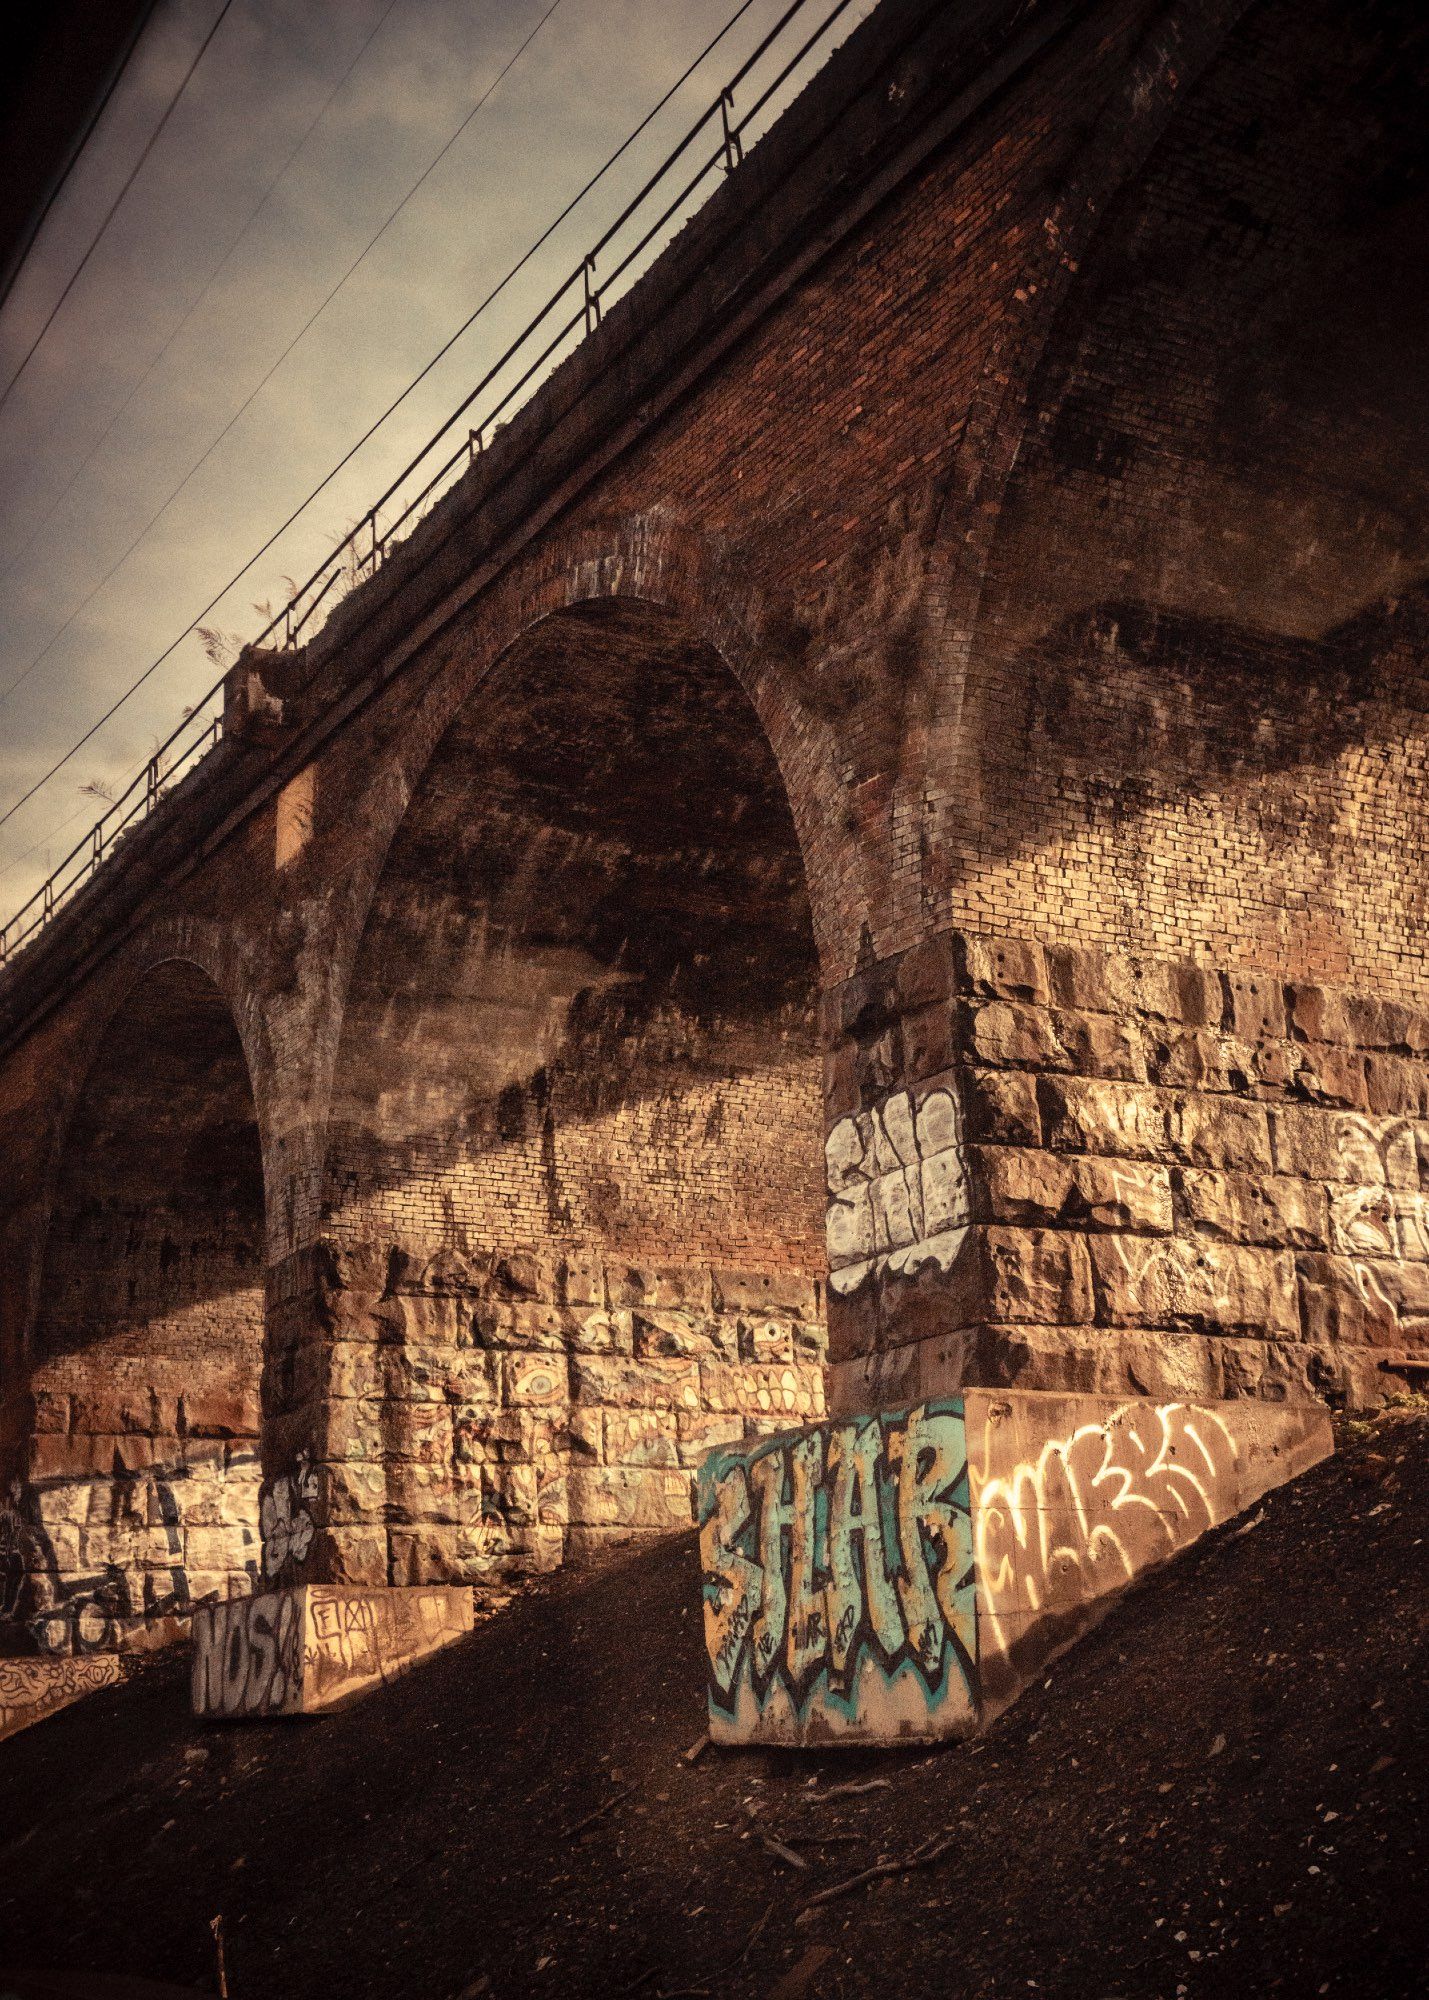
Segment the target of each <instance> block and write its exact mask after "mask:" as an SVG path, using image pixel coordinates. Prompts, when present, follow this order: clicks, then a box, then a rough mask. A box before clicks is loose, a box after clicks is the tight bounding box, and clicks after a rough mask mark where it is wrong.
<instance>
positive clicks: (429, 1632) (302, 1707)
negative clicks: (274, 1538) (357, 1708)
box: [192, 1583, 473, 1720]
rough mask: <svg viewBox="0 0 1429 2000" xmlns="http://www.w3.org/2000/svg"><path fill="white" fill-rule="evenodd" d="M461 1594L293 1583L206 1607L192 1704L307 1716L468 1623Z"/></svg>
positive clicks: (397, 1670)
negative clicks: (292, 1585) (256, 1594)
mask: <svg viewBox="0 0 1429 2000" xmlns="http://www.w3.org/2000/svg"><path fill="white" fill-rule="evenodd" d="M472 1623H473V1607H472V1596H471V1592H470V1591H469V1590H464V1589H448V1588H443V1587H440V1586H435V1585H424V1586H422V1587H421V1588H418V1589H415V1590H403V1589H386V1590H383V1589H378V1590H353V1589H347V1588H344V1587H343V1586H341V1585H336V1584H319V1583H306V1584H298V1585H296V1586H295V1587H294V1588H293V1589H291V1590H275V1591H269V1592H267V1593H265V1594H264V1595H262V1596H258V1597H235V1598H230V1599H229V1600H228V1601H227V1602H225V1603H221V1604H213V1605H206V1606H204V1607H203V1608H202V1609H201V1610H199V1611H197V1612H196V1613H195V1614H194V1620H193V1675H192V1687H193V1709H194V1714H195V1715H199V1716H205V1717H209V1718H212V1719H224V1720H240V1719H248V1718H268V1717H273V1716H279V1715H313V1714H317V1713H319V1712H321V1711H322V1710H323V1709H327V1708H335V1707H337V1706H338V1705H339V1704H340V1703H344V1702H348V1701H351V1700H353V1699H354V1698H355V1697H356V1696H358V1695H361V1694H365V1693H366V1692H367V1691H368V1690H369V1689H370V1688H374V1687H379V1686H381V1684H382V1683H383V1682H384V1681H389V1680H393V1679H395V1678H396V1677H397V1676H398V1675H399V1674H404V1673H406V1672H408V1670H409V1669H410V1668H412V1667H414V1666H416V1665H417V1663H418V1662H419V1661H420V1660H424V1659H427V1658H429V1657H430V1656H431V1654H433V1653H435V1652H438V1651H440V1650H441V1648H442V1647H444V1646H449V1645H451V1644H452V1642H453V1641H454V1640H457V1639H460V1638H463V1637H464V1636H465V1635H466V1634H467V1633H468V1632H470V1631H471V1629H472Z"/></svg>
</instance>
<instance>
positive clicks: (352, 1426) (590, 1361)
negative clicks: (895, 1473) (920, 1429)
mask: <svg viewBox="0 0 1429 2000" xmlns="http://www.w3.org/2000/svg"><path fill="white" fill-rule="evenodd" d="M287 1275H288V1278H289V1280H290V1291H289V1295H288V1297H287V1299H286V1300H282V1301H279V1302H278V1303H277V1305H276V1306H275V1310H274V1312H273V1315H272V1320H271V1326H272V1327H273V1329H274V1330H275V1331H273V1332H271V1333H270V1354H271V1356H272V1358H271V1359H270V1362H269V1376H268V1394H269V1396H270V1398H271V1399H272V1402H273V1404H274V1405H275V1406H276V1407H280V1408H283V1409H284V1410H285V1411H286V1412H287V1414H286V1415H285V1416H283V1417H280V1418H278V1419H276V1420H275V1422H274V1424H273V1426H272V1427H271V1429H272V1431H273V1432H274V1434H275V1435H277V1436H278V1437H279V1438H286V1439H290V1440H292V1441H293V1442H292V1449H293V1450H294V1451H295V1452H296V1453H301V1455H302V1456H301V1469H300V1470H296V1469H295V1471H294V1473H293V1474H292V1475H290V1476H289V1480H288V1481H287V1482H283V1481H280V1487H281V1485H283V1484H284V1483H289V1484H290V1485H291V1490H292V1493H293V1503H294V1504H293V1508H292V1512H291V1518H293V1519H294V1520H297V1521H303V1520H306V1521H307V1522H308V1523H309V1525H308V1527H306V1528H305V1529H303V1530H302V1531H301V1533H300V1537H299V1546H298V1547H296V1548H295V1550H294V1555H295V1557H296V1558H297V1560H295V1562H294V1563H293V1564H292V1565H291V1566H290V1567H289V1568H288V1569H285V1567H284V1564H283V1562H282V1561H281V1560H280V1559H278V1558H280V1556H281V1551H280V1549H279V1547H278V1546H277V1544H274V1543H272V1542H271V1540H270V1541H269V1542H267V1543H265V1558H266V1559H267V1560H268V1562H269V1565H270V1567H269V1574H270V1576H280V1575H284V1574H298V1573H299V1572H300V1571H301V1569H302V1566H303V1563H304V1562H306V1563H307V1565H308V1571H309V1573H316V1574H322V1575H328V1576H330V1577H331V1578H333V1579H334V1580H347V1581H353V1582H365V1583H377V1584H381V1583H387V1582H391V1583H394V1584H404V1583H428V1582H475V1583H480V1582H482V1581H484V1580H489V1579H491V1578H494V1577H498V1576H501V1575H504V1574H509V1573H511V1572H514V1571H520V1570H530V1569H541V1568H547V1567H551V1566H553V1565H555V1564H556V1563H559V1562H560V1561H561V1560H562V1559H563V1557H565V1556H568V1555H579V1554H588V1553H591V1552H596V1551H599V1550H600V1549H601V1548H603V1547H605V1546H607V1545H608V1544H609V1543H611V1542H612V1541H618V1540H623V1539H625V1538H627V1537H628V1536H629V1535H630V1534H632V1533H641V1532H648V1531H652V1530H660V1529H666V1530H668V1529H673V1528H685V1527H688V1526H689V1525H690V1523H691V1521H692V1520H693V1512H692V1506H693V1488H694V1477H695V1473H696V1470H697V1468H698V1466H699V1464H700V1462H701V1461H702V1459H703V1458H704V1457H705V1455H706V1453H707V1452H708V1451H709V1450H710V1449H711V1448H712V1447H713V1446H715V1445H716V1444H721V1443H727V1442H730V1441H731V1440H735V1439H740V1438H743V1437H745V1436H746V1435H750V1434H758V1433H759V1432H767V1431H773V1430H778V1429H781V1428H786V1427H787V1426H788V1425H789V1424H791V1423H797V1422H804V1421H808V1420H809V1419H810V1418H812V1417H817V1416H818V1415H819V1414H821V1412H822V1409H823V1356H824V1344H825V1343H824V1329H823V1316H822V1299H821V1296H820V1292H821V1287H819V1286H817V1285H816V1284H814V1283H813V1282H811V1281H810V1280H808V1279H807V1278H804V1277H802V1276H801V1275H800V1274H798V1273H795V1272H788V1273H785V1274H782V1275H779V1274H775V1273H771V1272H770V1271H768V1270H745V1269H737V1268H732V1267H729V1266H719V1265H716V1266H708V1265H706V1266H676V1265H668V1264H667V1265H662V1266H653V1265H649V1266H642V1267H636V1266H633V1265H631V1264H629V1263H627V1262H623V1261H621V1262H609V1263H603V1262H602V1261H601V1260H599V1259H592V1258H588V1257H587V1258H582V1259H579V1260H577V1259H559V1258H556V1257H553V1256H550V1255H541V1254H539V1253H537V1252H524V1253H523V1252H516V1253H512V1254H510V1255H507V1256H501V1255H498V1254H495V1253H487V1254H474V1253H468V1252H462V1251H457V1250H454V1249H452V1248H451V1247H450V1246H446V1247H442V1246H440V1245H435V1244H426V1245H421V1244H415V1243H412V1242H408V1243H406V1244H400V1245H399V1244H393V1243H386V1244H381V1245H366V1246H362V1247H357V1248H354V1247H353V1246H351V1245H341V1244H337V1243H333V1242H326V1243H323V1244H321V1245H319V1246H318V1247H317V1248H316V1249H315V1250H314V1251H312V1252H310V1253H304V1255H303V1256H302V1257H301V1258H300V1259H297V1260H295V1262H294V1264H293V1265H292V1267H290V1269H289V1272H288V1274H287ZM299 1441H300V1442H299ZM282 1449H283V1446H282V1445H281V1444H280V1446H279V1452H280V1455H281V1451H282ZM294 1463H295V1466H296V1465H297V1464H298V1461H297V1460H296V1459H295V1461H294ZM287 1511H288V1510H287V1508H286V1506H285V1508H284V1512H285V1515H286V1514H287ZM310 1540H311V1549H310V1548H309V1541H310Z"/></svg>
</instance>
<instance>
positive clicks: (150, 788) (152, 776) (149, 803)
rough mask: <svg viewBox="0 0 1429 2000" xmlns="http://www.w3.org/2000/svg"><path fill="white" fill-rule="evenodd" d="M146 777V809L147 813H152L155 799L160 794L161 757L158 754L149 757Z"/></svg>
mask: <svg viewBox="0 0 1429 2000" xmlns="http://www.w3.org/2000/svg"><path fill="white" fill-rule="evenodd" d="M145 777H146V784H145V794H144V810H145V812H146V813H150V812H152V811H153V810H154V801H155V800H156V799H157V798H158V796H159V759H158V756H157V754H156V755H155V756H153V757H151V758H150V759H149V768H148V771H147V772H146V774H145Z"/></svg>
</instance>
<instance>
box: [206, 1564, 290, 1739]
mask: <svg viewBox="0 0 1429 2000" xmlns="http://www.w3.org/2000/svg"><path fill="white" fill-rule="evenodd" d="M302 1666H303V1621H302V1598H301V1595H300V1593H299V1592H298V1591H295V1590H273V1591H268V1592H266V1593H265V1594H264V1595H262V1596H260V1597H234V1598H230V1599H228V1601H227V1602H226V1603H221V1604H211V1605H209V1606H207V1607H206V1609H205V1610H204V1611H203V1612H202V1614H201V1615H200V1616H199V1617H197V1618H195V1620H194V1655H193V1701H194V1713H195V1714H196V1715H216V1716H228V1717H237V1716H258V1715H281V1714H283V1713H284V1711H285V1710H286V1709H287V1708H289V1707H290V1706H291V1705H292V1704H294V1703H296V1701H297V1699H298V1697H299V1694H300V1692H301V1687H302Z"/></svg>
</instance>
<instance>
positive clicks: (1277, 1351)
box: [827, 933, 1429, 1409]
mask: <svg viewBox="0 0 1429 2000" xmlns="http://www.w3.org/2000/svg"><path fill="white" fill-rule="evenodd" d="M828 1014H829V1025H830V1028H831V1031H833V1032H835V1033H836V1036H837V1039H836V1042H835V1045H834V1047H833V1051H832V1054H831V1056H830V1059H829V1063H828V1074H827V1103H828V1113H829V1120H830V1126H831V1135H830V1140H829V1148H828V1159H829V1199H830V1252H831V1280H830V1343H831V1355H832V1359H833V1362H834V1379H833V1385H832V1388H831V1401H832V1403H833V1406H834V1407H835V1408H837V1409H859V1408H868V1407H872V1406H875V1405H876V1404H877V1402H878V1401H879V1399H880V1397H882V1399H883V1400H885V1401H886V1400H889V1396H890V1395H891V1394H896V1393H900V1392H908V1393H917V1394H924V1395H926V1394H933V1393H938V1392H939V1391H941V1390H945V1389H948V1388H955V1387H957V1386H959V1385H960V1384H962V1383H965V1382H968V1383H981V1384H1004V1385H1011V1384H1021V1385H1023V1386H1027V1387H1035V1388H1061V1389H1078V1390H1095V1391H1099V1392H1105V1393H1112V1394H1118V1395H1121V1394H1167V1395H1188V1396H1199V1397H1214V1398H1219V1397H1222V1396H1226V1397H1235V1396H1258V1397H1263V1398H1268V1399H1271V1400H1287V1399H1288V1400H1296V1401H1300V1400H1310V1399H1315V1398H1320V1399H1325V1400H1329V1401H1331V1402H1333V1403H1337V1404H1347V1405H1351V1406H1354V1405H1360V1404H1365V1403H1371V1402H1374V1401H1378V1400H1380V1399H1382V1397H1383V1396H1384V1395H1385V1394H1386V1393H1388V1392H1390V1391H1391V1390H1393V1389H1395V1388H1402V1387H1403V1386H1404V1385H1405V1384H1406V1383H1407V1382H1408V1381H1410V1380H1413V1379H1422V1378H1420V1377H1418V1376H1417V1374H1416V1371H1415V1366H1414V1364H1415V1363H1416V1362H1418V1363H1422V1362H1424V1361H1426V1360H1429V1207H1426V1192H1429V1118H1426V1112H1429V1102H1426V1093H1429V1064H1426V1053H1429V1014H1424V1013H1420V1012H1418V1011H1416V1010H1415V1009H1412V1008H1410V1007H1407V1006H1405V1005H1403V1004H1400V1003H1398V1002H1391V1001H1380V1000H1376V999H1374V998H1372V997H1369V996H1366V995H1362V994H1356V993H1353V992H1348V991H1345V990H1342V989H1334V988H1329V987H1324V986H1318V985H1313V984H1309V983H1306V982H1299V981H1287V980H1284V979H1281V978H1279V977H1278V976H1276V975H1274V974H1271V973H1264V972H1255V971H1246V972H1242V971H1239V970H1237V971H1232V972H1219V971H1216V970H1214V969H1211V968H1209V967H1206V966H1202V965H1197V964H1193V963H1190V962H1167V961H1162V960H1154V959H1146V958H1130V957H1126V956H1121V955H1117V954H1113V953H1107V952H1101V951H1092V950H1088V949H1085V948H1080V947H1076V946H1070V945H1053V946H1046V947H1044V946H1042V945H1040V944H1037V943H1035V942H1031V941H1017V940H1012V939H1005V938H998V939H990V938H985V937H981V936H977V935H972V934H968V933H959V934H950V935H948V936H947V937H945V938H941V939H938V940H934V941H932V942H931V943H930V944H928V945H926V946H923V947H919V948H918V949H917V950H915V951H914V952H910V953H907V954H905V955H904V956H903V957H902V958H901V959H899V960H896V961H893V962H890V963H889V964H888V965H887V966H886V967H882V968H879V969H878V970H876V971H873V972H870V973H868V974H866V975H862V976H860V977H859V978H857V979H854V980H851V981H849V982H847V984H846V985H845V986H844V987H843V988H842V989H841V990H840V991H839V992H837V993H836V994H834V995H831V996H830V1000H829V1003H828ZM835 1020H836V1022H837V1026H836V1029H835ZM891 1076H896V1077H897V1078H898V1079H899V1083H900V1088H899V1089H898V1090H896V1091H892V1090H890V1089H889V1087H888V1082H887V1079H888V1078H889V1077H891Z"/></svg>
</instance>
